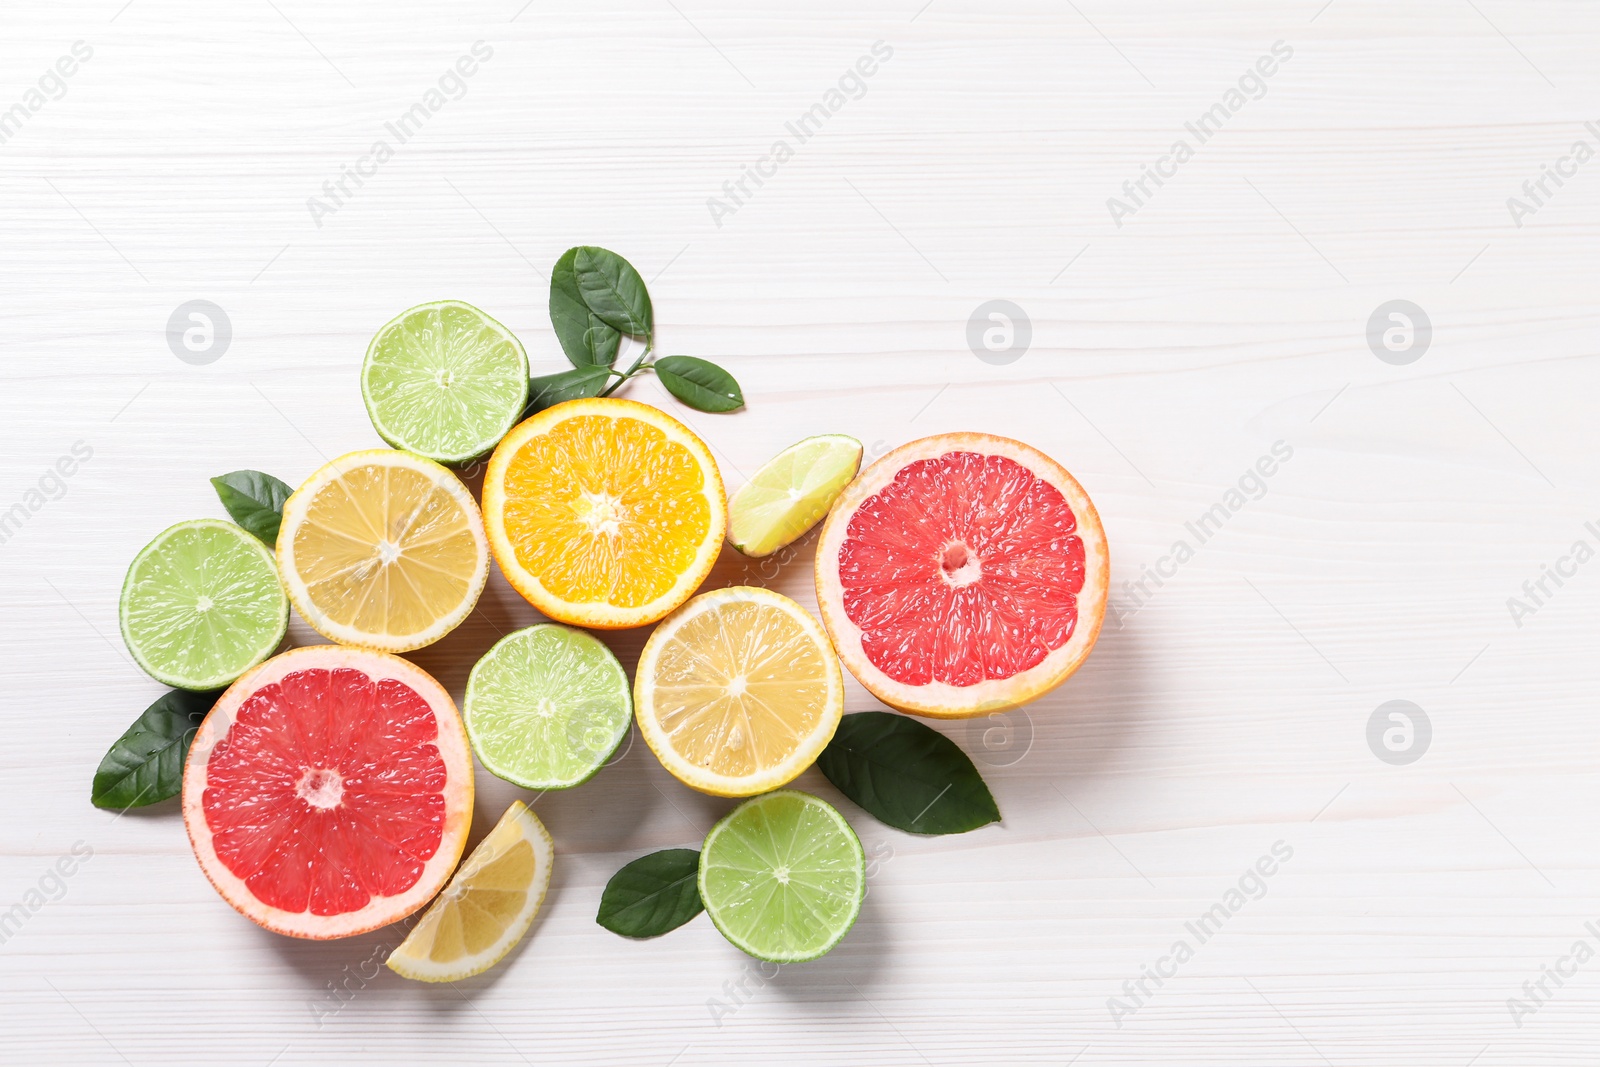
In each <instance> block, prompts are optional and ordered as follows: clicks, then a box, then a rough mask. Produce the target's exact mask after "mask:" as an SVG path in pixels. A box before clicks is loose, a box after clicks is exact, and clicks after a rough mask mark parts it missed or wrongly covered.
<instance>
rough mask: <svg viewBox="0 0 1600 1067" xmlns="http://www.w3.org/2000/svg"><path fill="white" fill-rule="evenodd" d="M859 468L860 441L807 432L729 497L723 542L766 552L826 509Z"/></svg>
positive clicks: (785, 541) (812, 522)
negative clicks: (818, 435)
mask: <svg viewBox="0 0 1600 1067" xmlns="http://www.w3.org/2000/svg"><path fill="white" fill-rule="evenodd" d="M860 469H861V442H860V441H857V440H856V439H855V438H854V437H846V436H845V435H844V434H838V433H835V434H824V435H823V436H821V437H808V438H806V439H805V440H804V441H801V442H799V443H798V444H793V445H790V446H789V447H788V448H786V449H784V450H783V451H782V452H779V453H778V454H777V455H776V456H773V457H772V459H770V460H768V461H767V463H766V465H765V466H763V467H762V468H761V469H760V470H758V471H756V473H755V477H753V478H751V479H750V480H749V481H748V482H746V483H745V484H744V486H743V487H742V488H740V490H739V491H738V492H737V493H734V494H733V499H731V500H729V501H728V543H729V544H731V545H733V547H734V548H737V549H738V550H739V551H740V552H743V553H744V554H745V555H747V556H756V557H760V556H770V555H771V554H772V553H774V552H776V551H778V549H780V548H782V547H784V546H785V545H788V544H791V543H793V542H794V541H797V540H799V539H800V538H801V537H803V536H804V535H805V532H806V531H807V530H809V529H811V527H813V526H815V525H816V524H817V523H818V522H819V521H821V520H822V517H823V516H825V515H826V514H828V509H829V508H831V507H833V502H834V501H835V500H837V499H839V494H840V493H842V492H844V487H845V486H847V485H849V484H850V481H851V479H853V478H854V477H855V476H856V472H857V471H858V470H860Z"/></svg>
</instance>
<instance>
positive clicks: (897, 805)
mask: <svg viewBox="0 0 1600 1067" xmlns="http://www.w3.org/2000/svg"><path fill="white" fill-rule="evenodd" d="M817 767H818V769H820V770H821V771H822V773H823V774H824V775H826V776H827V778H828V781H830V782H832V783H833V784H834V785H836V786H838V787H839V791H840V792H841V793H843V794H844V795H845V796H847V797H849V798H850V799H851V800H853V801H855V802H856V803H857V804H859V805H861V807H863V808H865V809H866V810H867V811H868V812H871V813H872V814H873V815H875V816H877V817H878V819H880V820H882V821H883V822H886V823H888V824H889V825H890V826H893V827H895V828H896V829H900V830H905V831H907V832H909V833H913V834H963V833H966V832H967V831H968V830H976V829H977V828H978V827H980V826H986V825H988V824H989V823H992V822H999V821H1000V808H999V807H998V806H997V805H996V804H995V802H994V797H993V796H992V795H991V794H990V793H989V787H988V786H986V785H984V784H983V776H982V775H980V774H979V773H978V769H977V768H976V767H974V766H973V765H972V761H971V760H970V759H968V758H967V754H966V753H965V752H962V751H961V749H960V748H959V747H957V745H956V743H955V742H954V741H952V740H950V739H949V738H948V737H946V736H944V734H941V733H940V732H939V731H937V730H935V729H933V728H932V727H928V726H924V725H923V724H922V723H920V722H917V721H916V720H915V719H910V718H907V717H906V716H904V715H892V714H890V713H888V712H884V711H867V712H861V713H859V714H856V715H846V716H845V717H844V718H843V719H842V720H841V721H840V723H839V729H838V730H837V731H836V732H835V733H834V735H833V740H832V741H830V742H828V747H827V748H825V749H823V751H822V755H821V756H820V757H818V759H817Z"/></svg>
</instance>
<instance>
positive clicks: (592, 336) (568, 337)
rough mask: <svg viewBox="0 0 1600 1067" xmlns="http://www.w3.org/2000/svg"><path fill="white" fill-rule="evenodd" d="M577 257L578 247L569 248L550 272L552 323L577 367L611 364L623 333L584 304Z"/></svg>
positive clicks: (562, 348)
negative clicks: (579, 283)
mask: <svg viewBox="0 0 1600 1067" xmlns="http://www.w3.org/2000/svg"><path fill="white" fill-rule="evenodd" d="M577 259H578V249H576V248H569V249H567V251H566V254H564V255H563V256H562V257H561V258H560V259H558V260H556V265H555V268H554V269H553V270H551V272H550V325H552V326H554V327H555V331H556V340H558V341H560V342H561V350H562V351H563V352H565V353H566V354H567V359H568V360H570V361H571V363H572V365H573V366H574V367H609V366H611V364H612V363H613V362H615V361H616V358H617V348H618V346H619V345H621V344H622V334H621V333H619V332H618V331H617V330H615V329H613V328H612V327H611V326H609V325H607V324H606V323H605V322H604V321H603V320H601V319H600V317H599V316H597V315H596V314H595V313H594V312H592V311H590V310H589V305H588V304H586V303H584V300H583V292H582V291H581V290H580V289H579V288H578V271H577Z"/></svg>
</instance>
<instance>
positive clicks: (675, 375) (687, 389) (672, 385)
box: [651, 356, 744, 411]
mask: <svg viewBox="0 0 1600 1067" xmlns="http://www.w3.org/2000/svg"><path fill="white" fill-rule="evenodd" d="M651 366H652V367H654V368H655V371H656V377H658V378H660V379H661V384H662V385H664V386H666V387H667V392H669V393H671V394H672V395H673V396H675V397H677V398H678V399H679V400H681V401H683V402H684V403H685V404H688V405H689V406H690V407H692V408H694V409H695V410H696V411H733V410H734V409H736V408H742V407H744V393H742V392H740V390H739V383H738V382H736V381H734V380H733V375H731V374H729V373H728V372H727V371H725V370H723V369H722V368H721V367H719V366H717V365H716V364H715V363H708V362H706V361H705V360H703V359H696V358H695V357H694V356H666V357H664V358H662V359H658V360H656V361H655V362H654V363H652V364H651Z"/></svg>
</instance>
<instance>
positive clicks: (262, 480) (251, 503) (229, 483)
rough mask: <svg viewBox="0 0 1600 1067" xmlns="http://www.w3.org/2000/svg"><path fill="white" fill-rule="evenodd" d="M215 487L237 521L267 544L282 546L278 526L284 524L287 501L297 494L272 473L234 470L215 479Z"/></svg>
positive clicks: (212, 482)
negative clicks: (285, 503)
mask: <svg viewBox="0 0 1600 1067" xmlns="http://www.w3.org/2000/svg"><path fill="white" fill-rule="evenodd" d="M211 486H212V488H214V489H216V491H217V496H219V497H221V498H222V506H223V507H225V508H227V509H228V514H229V516H231V517H232V519H233V521H234V522H236V523H238V524H239V525H240V526H243V527H244V528H245V529H246V530H249V531H250V532H251V533H253V534H255V535H256V536H257V537H259V538H261V540H262V541H264V542H266V545H267V547H268V548H273V547H275V546H276V545H277V543H278V524H279V523H280V522H282V521H283V502H284V501H285V500H288V499H289V495H290V494H291V493H293V492H294V490H293V489H291V488H290V487H289V486H287V485H285V484H284V483H283V482H280V481H279V480H278V479H276V478H274V477H273V476H272V475H270V474H262V473H261V472H260V471H233V472H231V473H229V474H220V475H218V476H217V477H215V478H213V479H211Z"/></svg>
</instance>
